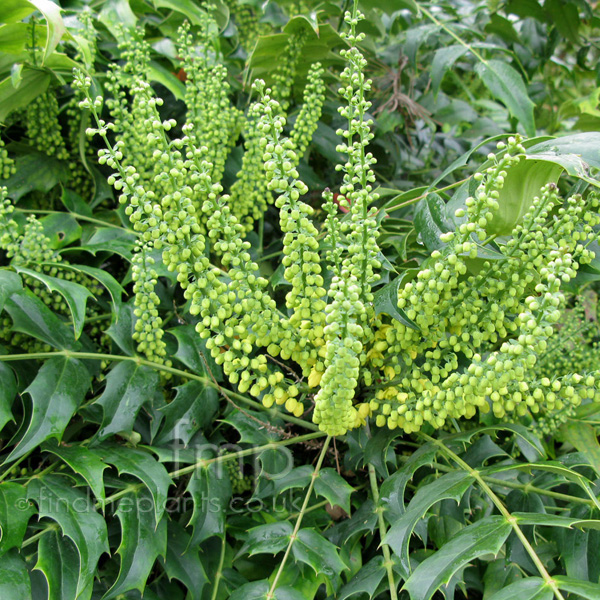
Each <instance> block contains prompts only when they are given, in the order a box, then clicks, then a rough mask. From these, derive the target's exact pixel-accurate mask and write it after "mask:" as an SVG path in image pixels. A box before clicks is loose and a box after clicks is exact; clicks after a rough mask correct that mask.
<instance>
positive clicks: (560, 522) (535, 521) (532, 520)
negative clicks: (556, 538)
mask: <svg viewBox="0 0 600 600" xmlns="http://www.w3.org/2000/svg"><path fill="white" fill-rule="evenodd" d="M512 516H513V517H514V518H515V519H516V520H517V522H518V523H519V524H520V525H541V526H544V527H566V528H568V529H571V528H573V527H577V528H578V529H598V530H600V520H597V519H576V518H574V517H564V516H562V515H552V514H547V513H531V512H513V513H512Z"/></svg>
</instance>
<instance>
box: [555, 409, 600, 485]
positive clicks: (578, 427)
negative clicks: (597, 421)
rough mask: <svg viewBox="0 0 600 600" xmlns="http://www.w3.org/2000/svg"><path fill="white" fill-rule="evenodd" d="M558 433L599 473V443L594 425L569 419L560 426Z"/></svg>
mask: <svg viewBox="0 0 600 600" xmlns="http://www.w3.org/2000/svg"><path fill="white" fill-rule="evenodd" d="M560 434H561V435H562V437H563V438H564V440H565V441H567V442H569V444H571V445H573V446H575V448H577V450H579V452H581V453H582V454H583V455H584V456H585V457H586V458H587V460H588V461H589V463H590V465H592V467H593V468H594V471H596V473H597V474H598V475H600V444H599V443H598V437H597V436H596V431H595V429H594V427H593V426H592V425H590V424H589V423H581V422H579V421H577V422H576V421H571V422H569V423H567V424H565V425H563V426H562V427H561V428H560Z"/></svg>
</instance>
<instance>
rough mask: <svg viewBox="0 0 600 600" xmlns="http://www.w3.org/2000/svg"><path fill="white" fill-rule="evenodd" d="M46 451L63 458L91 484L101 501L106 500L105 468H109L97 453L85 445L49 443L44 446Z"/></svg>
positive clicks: (95, 494)
mask: <svg viewBox="0 0 600 600" xmlns="http://www.w3.org/2000/svg"><path fill="white" fill-rule="evenodd" d="M43 449H44V451H45V452H51V453H52V454H54V455H56V456H58V457H59V458H60V459H62V460H63V461H64V462H65V463H66V464H67V465H69V467H71V469H73V471H74V472H75V473H78V474H79V475H81V476H82V477H83V478H84V479H85V480H86V482H87V484H88V485H89V486H90V489H91V490H92V492H93V493H94V496H96V498H98V500H99V501H100V502H103V501H104V498H105V494H104V470H105V469H107V468H108V466H107V465H106V464H104V463H103V462H102V461H101V460H100V459H99V458H98V457H97V456H96V454H95V453H94V452H93V451H91V450H89V449H88V448H86V447H85V446H65V445H64V444H57V445H53V444H51V443H48V444H46V445H44V447H43Z"/></svg>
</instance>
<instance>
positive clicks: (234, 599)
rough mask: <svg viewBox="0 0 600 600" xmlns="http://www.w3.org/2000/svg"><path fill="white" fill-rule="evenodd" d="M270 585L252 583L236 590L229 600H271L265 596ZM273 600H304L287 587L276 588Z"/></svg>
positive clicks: (296, 592) (262, 582) (304, 599)
mask: <svg viewBox="0 0 600 600" xmlns="http://www.w3.org/2000/svg"><path fill="white" fill-rule="evenodd" d="M270 587H271V585H270V583H269V582H268V581H266V580H263V581H253V582H252V583H247V584H245V585H243V586H241V587H239V588H237V589H236V590H235V591H234V592H233V593H232V594H231V596H229V600H271V599H270V598H269V597H268V596H267V594H268V593H269V589H270ZM273 600H306V596H303V595H302V594H301V593H300V592H298V591H297V590H295V589H294V588H291V587H289V586H285V585H282V586H278V587H277V589H276V590H275V595H274V596H273Z"/></svg>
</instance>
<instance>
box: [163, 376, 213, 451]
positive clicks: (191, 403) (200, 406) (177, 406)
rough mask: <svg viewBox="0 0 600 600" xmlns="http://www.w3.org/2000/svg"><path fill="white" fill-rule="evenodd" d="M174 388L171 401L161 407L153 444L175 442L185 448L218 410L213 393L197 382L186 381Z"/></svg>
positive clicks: (211, 420)
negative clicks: (158, 430) (159, 426)
mask: <svg viewBox="0 0 600 600" xmlns="http://www.w3.org/2000/svg"><path fill="white" fill-rule="evenodd" d="M175 389H176V390H177V395H176V396H175V398H174V400H172V401H171V402H169V404H167V405H166V406H165V407H163V408H161V412H162V413H163V415H164V417H165V418H164V421H163V423H162V426H161V429H160V432H159V434H158V436H157V437H156V439H155V440H154V443H155V444H158V445H163V444H165V443H167V442H170V441H172V440H175V439H179V440H181V441H182V442H183V444H184V445H185V446H187V445H188V444H189V443H190V440H191V439H192V437H193V436H194V435H195V434H196V433H197V432H198V431H200V430H201V429H204V428H205V427H208V426H209V425H210V424H211V423H212V422H213V420H214V416H215V414H216V412H217V409H218V407H219V394H218V392H217V390H215V389H214V388H209V387H205V386H204V385H203V384H202V383H200V382H199V381H188V382H187V383H185V384H183V385H180V386H177V387H176V388H175Z"/></svg>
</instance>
